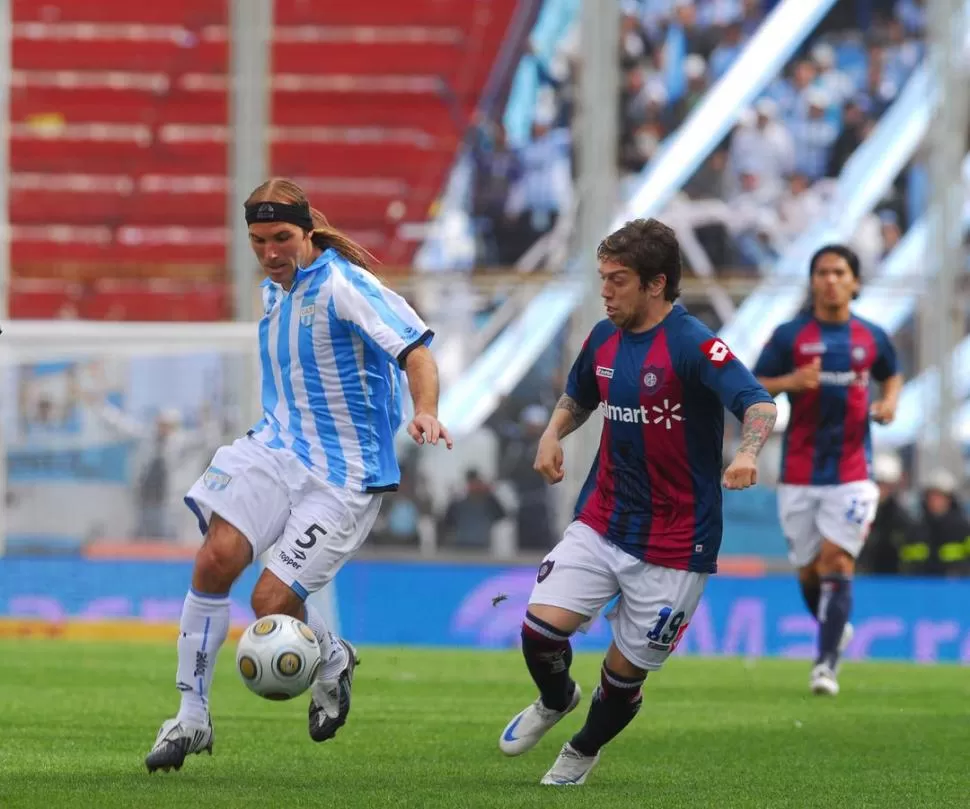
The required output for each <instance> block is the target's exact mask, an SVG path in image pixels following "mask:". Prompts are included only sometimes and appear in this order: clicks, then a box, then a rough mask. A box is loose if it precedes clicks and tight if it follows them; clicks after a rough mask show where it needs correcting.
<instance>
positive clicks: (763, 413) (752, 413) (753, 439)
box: [738, 402, 778, 455]
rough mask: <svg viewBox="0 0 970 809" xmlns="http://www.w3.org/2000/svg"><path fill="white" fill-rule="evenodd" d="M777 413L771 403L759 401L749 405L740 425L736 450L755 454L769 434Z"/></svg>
mask: <svg viewBox="0 0 970 809" xmlns="http://www.w3.org/2000/svg"><path fill="white" fill-rule="evenodd" d="M777 416H778V413H777V411H776V410H775V406H774V405H773V404H766V403H763V402H762V403H759V404H755V405H751V407H749V408H748V409H747V410H746V411H745V412H744V423H743V424H742V425H741V444H740V446H739V447H738V452H747V453H749V454H750V455H757V454H758V453H759V452H761V448H762V447H763V446H764V445H765V441H767V440H768V438H769V436H770V435H771V430H772V428H774V426H775V419H776V418H777Z"/></svg>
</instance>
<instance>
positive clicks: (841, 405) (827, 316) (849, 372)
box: [754, 244, 903, 696]
mask: <svg viewBox="0 0 970 809" xmlns="http://www.w3.org/2000/svg"><path fill="white" fill-rule="evenodd" d="M809 273H810V285H811V307H810V308H809V309H807V310H806V311H804V312H802V313H801V314H799V315H798V316H797V317H796V318H795V319H794V320H790V321H788V322H787V323H783V324H781V325H780V326H779V327H778V328H777V329H776V330H775V333H774V334H773V335H772V336H771V339H770V340H769V341H768V344H767V345H766V346H765V347H764V349H763V351H762V352H761V357H760V358H759V359H758V362H757V364H756V365H755V369H754V371H755V374H756V375H757V376H758V378H759V380H760V381H761V383H762V384H763V385H764V386H765V387H766V388H767V389H768V391H769V392H770V393H771V394H772V395H773V396H777V395H778V394H781V393H787V394H788V399H789V401H790V402H791V417H790V418H789V420H788V427H787V428H786V430H785V444H784V451H783V453H782V462H781V480H780V483H779V486H778V510H779V515H780V518H781V526H782V530H783V531H784V532H785V538H786V539H787V541H788V551H789V553H788V555H789V559H790V561H791V563H792V565H794V566H795V567H796V568H797V569H798V579H799V582H800V584H801V588H802V595H803V596H804V598H805V603H806V605H807V606H808V609H809V611H810V612H811V613H812V615H813V616H814V617H815V618H816V619H817V620H818V622H819V638H818V654H817V656H816V658H815V664H814V666H813V668H812V672H811V675H810V678H809V687H810V688H811V690H812V691H813V692H814V693H816V694H826V695H832V696H834V695H836V694H838V693H839V683H838V680H837V679H836V674H837V667H838V662H839V655H840V653H841V651H842V650H843V649H844V648H845V647H846V646H847V645H848V643H849V641H850V640H851V638H852V625H851V624H850V623H849V617H850V614H851V611H852V576H853V573H854V571H855V560H856V557H858V555H859V552H860V551H861V550H862V545H863V542H864V541H865V538H866V535H867V534H868V533H869V526H870V525H871V523H872V521H873V519H874V518H875V515H876V506H877V505H878V502H879V490H878V488H877V486H876V484H875V483H873V481H872V447H871V444H870V440H869V420H870V419H872V420H873V421H876V422H878V423H880V424H888V423H889V422H891V421H892V420H893V417H894V415H895V413H896V401H897V399H898V397H899V391H900V389H901V388H902V384H903V379H902V376H901V375H900V374H899V373H898V371H897V366H896V350H895V349H894V348H893V344H892V342H891V341H890V339H889V337H888V336H887V335H886V333H885V332H884V331H883V330H882V329H881V328H879V327H878V326H877V325H875V324H874V323H870V322H869V321H867V320H863V319H862V318H860V317H856V316H855V315H853V314H852V311H851V309H850V305H851V303H852V300H853V298H855V296H856V295H857V294H858V292H859V257H858V256H857V255H856V254H855V253H854V252H852V250H850V249H849V248H848V247H845V246H844V245H840V244H831V245H827V246H825V247H822V248H820V249H819V250H818V251H817V252H816V253H815V255H814V256H812V260H811V262H810V263H809ZM870 380H875V381H876V382H879V383H881V386H882V391H881V396H880V398H879V399H878V400H877V401H875V402H872V401H871V400H870V391H869V389H870Z"/></svg>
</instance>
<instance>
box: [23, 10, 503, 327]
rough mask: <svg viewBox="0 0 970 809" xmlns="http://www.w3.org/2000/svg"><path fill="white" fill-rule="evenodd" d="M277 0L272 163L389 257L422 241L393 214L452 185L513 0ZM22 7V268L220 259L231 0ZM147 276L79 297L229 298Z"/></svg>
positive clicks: (107, 302) (202, 307) (44, 304)
mask: <svg viewBox="0 0 970 809" xmlns="http://www.w3.org/2000/svg"><path fill="white" fill-rule="evenodd" d="M267 2H275V9H274V19H275V23H274V24H275V28H274V44H273V53H272V62H273V80H272V94H271V115H272V123H273V127H274V128H273V131H272V132H271V134H270V142H271V147H270V156H271V170H272V171H273V173H275V174H285V175H289V176H294V177H295V178H297V179H298V180H299V181H300V182H301V183H303V184H304V185H305V186H306V187H307V188H308V190H309V192H310V195H311V198H312V200H313V202H314V204H315V205H316V206H317V207H319V208H321V209H322V210H323V211H324V212H325V213H326V214H327V216H328V217H329V218H330V219H331V220H332V222H333V224H335V225H336V226H338V227H340V228H342V229H345V230H346V231H347V232H348V233H349V234H350V235H351V236H352V237H353V238H356V239H357V240H359V241H360V242H361V243H362V244H363V245H364V246H365V247H367V248H368V249H370V250H372V251H373V252H375V253H376V254H377V255H378V257H379V258H381V259H383V260H385V261H389V262H393V263H403V262H405V261H408V260H410V257H411V254H412V252H413V249H414V247H415V245H413V244H409V243H405V242H402V241H401V240H400V239H398V237H397V233H398V226H399V224H400V223H401V222H415V221H422V220H424V219H425V218H426V216H427V212H428V209H429V207H430V205H431V203H432V201H433V200H434V198H435V197H436V196H437V194H438V193H439V192H440V190H441V187H442V184H443V182H444V180H445V178H446V176H447V172H448V170H449V168H450V166H451V165H452V163H453V162H454V157H455V150H456V148H457V146H458V144H459V143H460V141H461V138H462V137H463V135H464V132H465V129H466V127H467V126H468V123H469V121H470V119H471V115H472V111H473V110H474V108H475V105H476V104H477V102H478V99H479V95H480V93H481V90H482V87H483V86H484V84H485V81H486V80H487V77H488V74H489V71H490V69H491V65H492V63H493V61H494V59H495V56H496V54H497V52H498V49H499V47H500V45H501V42H502V37H503V36H504V33H505V29H506V27H507V24H508V21H509V19H510V18H511V15H512V12H513V10H514V8H515V6H516V0H487V1H486V0H411V2H409V3H401V2H400V0H369V2H367V3H356V4H354V3H344V2H338V0H267ZM13 19H14V31H13V67H14V73H13V77H12V81H11V98H10V103H11V111H10V120H11V138H10V172H11V176H10V178H9V187H10V216H11V223H12V225H13V230H12V244H11V257H12V262H13V270H14V277H15V278H16V274H17V267H18V265H19V266H24V267H34V266H53V267H58V266H63V267H64V268H65V270H64V273H65V276H64V277H69V276H68V275H66V273H68V269H67V268H74V269H76V268H77V267H80V266H89V267H94V268H99V267H101V268H115V267H119V268H120V267H125V266H128V267H131V266H142V265H144V266H148V267H150V266H153V265H157V266H160V267H161V266H163V265H164V266H166V267H171V266H172V265H176V264H179V263H185V264H187V265H193V266H195V265H199V266H202V265H211V264H213V263H219V264H222V266H224V265H225V261H226V220H227V216H228V213H227V204H228V203H227V198H226V193H227V187H228V186H227V184H226V183H225V182H224V180H225V178H226V175H227V171H228V148H227V143H226V138H227V133H228V127H229V118H228V116H229V104H228V95H227V82H226V75H225V74H226V71H227V69H228V60H229V46H228V43H227V41H226V37H227V35H228V0H168V2H166V3H155V4H138V3H132V2H131V0H99V2H91V0H44V2H36V0H14V2H13ZM81 24H84V25H81ZM129 24H134V25H129ZM213 178H216V180H215V181H213ZM220 178H221V180H222V182H220ZM172 227H176V228H177V229H175V230H172V229H171V228H172ZM71 271H72V272H73V271H74V270H71ZM105 271H106V272H107V270H105ZM111 272H114V271H113V270H112V271H111ZM159 272H165V273H170V271H169V270H164V271H163V270H159ZM96 273H97V270H95V274H96ZM138 275H139V277H144V276H143V273H142V272H140V271H139V273H138ZM84 276H85V277H90V274H89V273H86V274H84ZM132 283H133V284H134V287H133V288H132V289H129V288H121V287H112V288H110V289H109V288H108V287H105V286H104V285H100V286H99V285H96V286H95V287H94V288H92V289H90V290H86V295H85V296H84V298H83V306H80V313H81V315H82V316H86V317H113V316H119V317H126V318H128V317H136V318H139V319H140V318H155V317H157V318H165V317H168V318H171V317H177V316H179V317H180V316H184V317H186V318H188V319H198V318H204V317H213V318H221V317H226V316H228V312H229V305H228V303H227V302H226V300H225V295H224V291H225V290H224V289H223V290H222V291H220V292H218V293H216V292H214V291H213V292H211V293H210V292H208V291H206V292H199V291H198V290H196V292H194V293H192V294H190V295H189V294H185V295H183V293H182V292H179V291H177V290H176V291H172V290H171V289H168V288H166V289H165V290H163V289H162V288H160V287H157V286H153V285H151V284H146V283H145V282H144V281H137V282H135V281H134V280H133V282H132ZM133 290H134V291H133ZM179 295H182V297H179ZM173 296H174V297H173ZM183 298H184V301H188V302H187V303H186V302H183ZM13 299H14V304H13V306H14V309H15V311H17V310H18V309H19V310H20V311H23V312H38V313H41V312H42V313H46V314H45V315H44V316H54V315H56V314H57V313H59V312H61V310H62V307H63V305H64V304H63V301H64V293H63V292H62V291H59V290H58V289H57V287H54V288H53V289H30V290H23V289H20V290H19V291H17V292H16V294H15V295H14V296H13Z"/></svg>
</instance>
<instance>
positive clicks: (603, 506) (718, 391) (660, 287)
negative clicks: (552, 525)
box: [499, 219, 775, 784]
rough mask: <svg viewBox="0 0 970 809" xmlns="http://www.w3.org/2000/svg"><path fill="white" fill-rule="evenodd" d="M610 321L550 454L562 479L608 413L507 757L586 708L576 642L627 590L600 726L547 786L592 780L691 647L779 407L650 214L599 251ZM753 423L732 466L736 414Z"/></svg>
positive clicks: (575, 372) (567, 398) (594, 718)
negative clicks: (685, 641) (677, 654)
mask: <svg viewBox="0 0 970 809" xmlns="http://www.w3.org/2000/svg"><path fill="white" fill-rule="evenodd" d="M597 258H598V259H599V273H600V277H601V279H602V293H601V294H602V296H603V299H604V301H605V303H606V316H607V319H606V320H602V321H600V322H599V323H598V324H596V326H594V327H593V330H592V332H591V333H590V335H589V337H588V338H587V340H586V343H585V345H584V346H583V349H582V351H581V352H580V354H579V357H578V358H577V359H576V361H575V363H574V365H573V368H572V371H571V372H570V375H569V380H568V382H567V385H566V393H565V395H564V396H563V397H562V398H561V399H560V400H559V403H558V404H557V406H556V409H555V411H554V412H553V414H552V418H551V419H550V422H549V426H548V427H547V429H546V431H545V433H544V435H543V436H542V439H541V440H540V443H539V448H538V452H537V455H536V461H535V468H536V471H538V472H539V473H540V474H541V475H542V477H543V478H544V479H545V480H546V481H547V482H548V483H553V484H554V483H558V482H559V481H561V480H562V479H563V470H562V464H563V450H562V445H561V441H562V439H563V438H565V437H566V436H567V435H569V434H570V433H571V432H573V431H574V430H577V429H579V427H581V426H582V425H583V423H584V422H585V421H586V420H587V419H588V418H589V416H590V414H591V413H592V412H593V411H594V410H596V409H599V410H600V411H601V412H602V414H603V416H604V424H603V432H602V436H601V438H600V449H599V454H598V456H597V458H596V460H595V462H594V463H593V467H592V469H591V470H590V472H589V476H588V477H587V479H586V484H585V486H584V487H583V490H582V493H581V495H580V498H579V502H578V503H577V505H576V513H575V519H574V521H573V522H572V523H571V524H570V525H569V526H568V527H567V528H566V531H565V534H564V536H563V539H562V541H561V542H559V544H558V545H556V547H555V548H553V550H552V551H550V552H549V554H548V555H547V556H546V558H545V559H544V560H543V562H542V564H541V565H540V566H539V571H538V575H537V576H536V585H535V588H534V589H533V591H532V595H531V597H530V599H529V606H528V609H527V612H526V615H525V620H524V622H523V625H522V651H523V654H524V656H525V662H526V666H527V668H528V670H529V674H530V675H531V676H532V679H533V680H534V682H535V684H536V686H537V688H538V690H539V698H538V699H537V700H536V701H535V702H534V703H533V704H532V705H529V706H528V707H527V708H526V709H525V710H523V711H521V712H520V713H519V714H518V715H517V716H515V717H513V718H512V720H511V721H510V722H509V723H508V725H507V726H506V728H505V730H504V731H503V733H502V736H501V738H500V739H499V748H500V749H501V750H502V752H503V753H505V754H506V755H509V756H517V755H520V754H521V753H524V752H526V751H527V750H529V749H531V748H532V747H533V746H535V744H536V743H537V742H538V741H539V739H540V738H541V737H542V736H543V735H544V734H545V733H546V732H547V731H548V730H549V729H550V728H552V727H553V725H555V724H556V723H557V722H558V721H559V720H560V719H562V718H563V717H564V716H565V715H566V714H567V713H569V712H570V711H572V710H573V709H574V708H575V707H576V706H577V705H578V704H579V701H580V689H579V686H578V685H577V684H576V683H575V682H574V681H573V679H572V678H571V677H570V675H569V665H570V662H571V660H572V649H571V646H570V642H569V638H570V636H571V635H572V634H573V632H575V631H576V630H577V629H578V628H579V627H580V626H581V625H582V624H584V623H586V622H587V621H589V620H590V619H591V618H592V617H594V616H595V615H597V614H598V613H599V612H600V611H601V610H602V609H603V607H604V606H605V605H606V604H607V603H608V602H610V601H611V600H612V599H613V598H614V597H616V596H617V595H619V596H620V598H619V602H618V606H617V607H616V609H615V610H612V611H611V613H610V615H609V616H608V617H609V618H610V621H611V624H612V627H613V643H612V645H611V646H610V648H609V650H608V651H607V654H606V659H605V661H604V662H603V668H602V672H601V676H600V683H599V687H598V688H597V689H596V691H595V693H594V694H593V699H592V704H591V705H590V708H589V713H588V714H587V717H586V724H585V725H584V726H583V727H582V729H581V730H580V731H579V732H578V733H577V734H576V735H575V736H573V737H572V739H571V740H570V741H569V742H567V743H566V744H565V745H564V746H563V748H562V751H561V752H560V754H559V757H558V758H557V759H556V761H555V763H554V764H553V766H552V768H551V769H550V770H549V771H548V772H547V773H546V775H545V777H544V778H543V779H542V783H544V784H582V783H583V782H584V781H585V780H586V777H587V775H588V774H589V772H590V770H591V769H592V768H593V766H594V765H595V764H596V762H597V760H598V759H599V753H600V748H602V747H603V745H605V744H606V743H607V742H609V741H610V740H611V739H613V738H614V737H615V736H616V735H617V734H618V733H620V731H622V730H623V728H624V727H626V725H627V724H629V722H630V721H631V720H632V719H633V717H634V715H635V714H636V712H637V711H638V709H639V707H640V703H641V693H640V689H641V686H642V685H643V683H644V680H645V678H646V676H647V673H648V672H650V671H656V670H658V669H660V667H661V666H662V665H663V663H664V661H665V660H666V659H667V657H668V656H669V655H670V653H671V652H672V651H673V650H674V649H675V647H676V646H677V643H678V641H679V640H680V639H681V637H682V636H683V634H684V632H685V631H686V629H687V626H688V624H689V623H690V620H691V616H692V615H693V614H694V610H695V609H696V607H697V604H698V602H699V601H700V598H701V594H702V593H703V591H704V586H705V584H706V583H707V579H708V576H710V574H712V573H714V572H715V571H716V569H717V556H718V551H719V549H720V545H721V529H722V517H721V485H722V483H723V485H724V486H725V487H726V488H730V489H744V488H747V487H748V486H752V485H753V484H754V483H755V481H756V478H757V463H756V462H757V455H758V452H759V451H760V449H761V447H762V446H763V444H764V442H765V440H766V439H767V438H768V436H769V435H770V434H771V428H772V426H773V425H774V422H775V404H774V402H773V401H772V399H771V397H770V396H769V395H768V393H767V392H766V391H765V389H764V388H763V387H762V386H761V385H760V384H758V382H757V380H756V379H755V378H754V376H753V375H752V374H751V373H750V372H749V371H748V369H747V368H745V367H744V365H742V364H741V362H739V361H738V360H737V359H736V358H735V357H734V355H733V354H732V353H731V351H730V349H729V348H728V347H727V346H726V345H725V344H724V343H723V342H722V341H721V340H719V339H717V338H716V337H715V336H714V335H713V334H712V333H711V331H710V330H709V329H708V328H707V327H706V326H704V325H703V324H702V323H701V322H700V321H698V320H697V319H695V318H693V317H691V316H690V315H689V314H687V312H686V311H685V310H684V309H683V308H682V307H681V306H678V305H676V304H675V303H674V301H676V300H677V297H678V295H679V287H680V276H681V259H680V246H679V244H678V242H677V237H676V236H675V235H674V232H673V231H672V230H671V229H670V228H669V227H667V226H666V225H664V224H662V223H660V222H658V221H657V220H655V219H648V220H643V219H638V220H635V221H633V222H628V223H627V224H626V225H625V226H624V227H622V228H620V229H619V230H617V231H616V232H615V233H613V234H611V235H610V236H608V237H607V238H606V239H604V240H603V242H602V243H601V244H600V245H599V248H598V250H597ZM725 408H727V409H728V410H730V411H731V413H732V414H734V416H735V417H737V418H738V419H739V420H741V421H742V422H743V427H742V437H741V444H740V447H739V449H738V451H737V454H736V455H735V457H734V460H733V461H732V462H731V464H730V465H729V466H728V467H727V469H726V470H724V472H723V480H722V458H723V455H722V453H723V437H724V410H725Z"/></svg>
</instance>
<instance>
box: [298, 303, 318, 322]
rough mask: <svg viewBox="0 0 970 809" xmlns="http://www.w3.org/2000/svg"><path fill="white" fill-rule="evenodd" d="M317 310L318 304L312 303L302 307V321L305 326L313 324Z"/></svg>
mask: <svg viewBox="0 0 970 809" xmlns="http://www.w3.org/2000/svg"><path fill="white" fill-rule="evenodd" d="M315 311H316V306H314V305H313V304H312V303H311V304H308V305H307V306H302V307H300V323H301V325H303V326H312V325H313V314H314V312H315Z"/></svg>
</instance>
